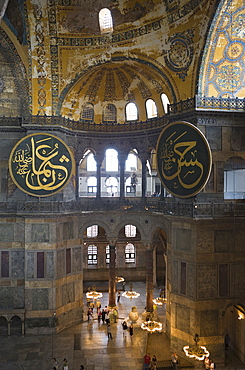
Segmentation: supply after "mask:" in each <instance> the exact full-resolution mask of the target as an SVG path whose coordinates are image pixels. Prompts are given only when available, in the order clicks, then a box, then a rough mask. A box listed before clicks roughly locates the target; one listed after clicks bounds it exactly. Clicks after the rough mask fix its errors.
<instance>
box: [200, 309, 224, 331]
mask: <svg viewBox="0 0 245 370" xmlns="http://www.w3.org/2000/svg"><path fill="white" fill-rule="evenodd" d="M210 305H212V304H211V303H210ZM211 308H212V307H210V310H206V311H201V317H200V320H201V326H200V335H201V336H202V337H208V336H214V335H218V334H219V326H218V322H219V313H218V311H217V310H211Z"/></svg>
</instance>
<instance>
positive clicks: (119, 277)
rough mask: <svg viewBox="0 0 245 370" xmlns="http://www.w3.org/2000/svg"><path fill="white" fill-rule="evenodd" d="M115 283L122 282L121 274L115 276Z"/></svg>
mask: <svg viewBox="0 0 245 370" xmlns="http://www.w3.org/2000/svg"><path fill="white" fill-rule="evenodd" d="M115 280H116V283H122V282H123V281H124V280H125V279H124V277H122V276H116V279H115Z"/></svg>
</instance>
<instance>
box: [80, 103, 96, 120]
mask: <svg viewBox="0 0 245 370" xmlns="http://www.w3.org/2000/svg"><path fill="white" fill-rule="evenodd" d="M81 120H82V121H84V122H90V123H91V122H94V106H93V104H92V103H86V104H84V106H83V111H82V114H81Z"/></svg>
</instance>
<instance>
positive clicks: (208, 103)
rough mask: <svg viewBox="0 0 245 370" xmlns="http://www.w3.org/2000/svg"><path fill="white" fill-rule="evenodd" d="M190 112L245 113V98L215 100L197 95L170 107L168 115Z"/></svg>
mask: <svg viewBox="0 0 245 370" xmlns="http://www.w3.org/2000/svg"><path fill="white" fill-rule="evenodd" d="M189 110H219V111H223V110H225V111H227V110H229V111H238V112H242V111H243V112H244V111H245V98H229V97H228V98H215V97H213V96H211V97H207V96H202V95H196V96H195V97H194V98H189V99H186V100H181V101H180V102H177V103H173V104H169V105H168V114H169V115H172V114H177V113H181V112H185V111H189Z"/></svg>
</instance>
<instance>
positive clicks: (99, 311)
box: [98, 308, 102, 324]
mask: <svg viewBox="0 0 245 370" xmlns="http://www.w3.org/2000/svg"><path fill="white" fill-rule="evenodd" d="M101 317H102V312H101V310H100V308H99V310H98V323H99V324H100V320H101Z"/></svg>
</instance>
